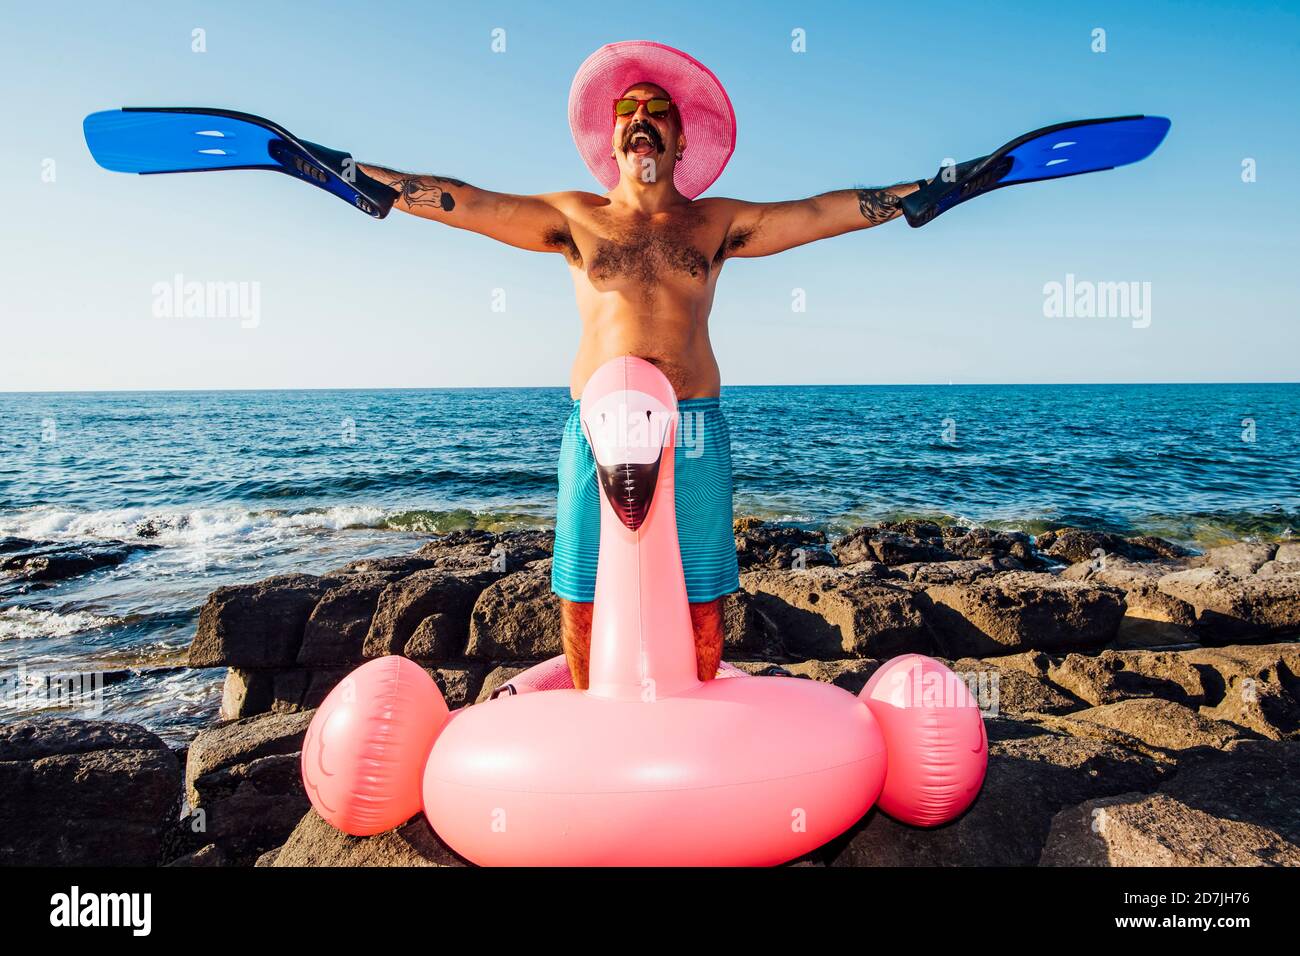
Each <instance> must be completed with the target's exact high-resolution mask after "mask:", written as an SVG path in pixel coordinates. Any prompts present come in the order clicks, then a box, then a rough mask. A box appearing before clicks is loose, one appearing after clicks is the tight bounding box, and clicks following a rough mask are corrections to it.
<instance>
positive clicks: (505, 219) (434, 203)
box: [357, 163, 572, 252]
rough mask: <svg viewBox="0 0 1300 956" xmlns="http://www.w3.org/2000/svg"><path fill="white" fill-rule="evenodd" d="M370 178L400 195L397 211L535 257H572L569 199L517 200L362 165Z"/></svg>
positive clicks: (455, 182)
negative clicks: (567, 214) (537, 254)
mask: <svg viewBox="0 0 1300 956" xmlns="http://www.w3.org/2000/svg"><path fill="white" fill-rule="evenodd" d="M357 168H358V169H360V170H361V171H362V172H364V173H365V174H366V175H368V176H370V177H372V178H374V179H377V180H379V181H380V182H381V183H384V184H385V185H387V186H391V187H392V188H393V189H395V190H397V193H398V196H397V201H396V202H394V203H393V208H395V209H400V210H402V212H408V213H410V214H411V215H413V216H420V217H421V218H423V219H433V220H436V221H437V222H443V223H446V224H447V225H449V226H455V227H456V228H458V229H468V230H469V231H471V232H477V233H481V234H482V235H485V236H488V237H489V238H492V239H496V240H498V241H499V242H504V243H506V244H507V245H511V246H516V247H517V248H520V249H528V250H531V251H533V252H567V251H568V249H567V246H569V245H571V244H572V243H571V240H569V239H568V237H569V225H568V220H567V219H566V218H565V216H564V214H563V213H562V212H560V210H559V208H558V204H559V203H561V202H562V201H563V199H564V197H565V195H566V194H564V193H555V194H548V195H541V196H515V195H511V194H510V193H497V192H492V191H491V190H488V189H479V188H478V187H476V186H471V185H469V184H468V183H464V182H461V181H460V180H459V179H452V178H450V177H448V176H428V175H421V174H418V173H401V172H397V171H396V170H393V169H386V168H385V167H383V166H371V165H369V164H368V163H358V164H357Z"/></svg>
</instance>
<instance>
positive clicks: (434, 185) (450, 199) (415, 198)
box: [392, 175, 465, 212]
mask: <svg viewBox="0 0 1300 956" xmlns="http://www.w3.org/2000/svg"><path fill="white" fill-rule="evenodd" d="M464 185H465V184H464V183H463V182H461V181H460V180H459V179H449V178H447V177H445V176H405V175H404V176H401V177H399V178H398V180H397V182H395V183H393V184H392V186H393V188H394V189H396V190H397V191H398V192H400V193H401V194H402V198H403V199H405V200H406V204H407V205H408V206H411V207H415V206H429V207H432V208H434V209H441V210H442V211H443V212H451V211H452V210H453V209H455V208H456V197H455V196H454V195H452V193H451V191H450V190H449V189H447V187H448V186H464Z"/></svg>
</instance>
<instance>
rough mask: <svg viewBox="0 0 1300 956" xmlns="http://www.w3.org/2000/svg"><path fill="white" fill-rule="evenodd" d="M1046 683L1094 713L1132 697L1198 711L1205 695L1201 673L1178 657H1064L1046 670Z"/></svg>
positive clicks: (1113, 654) (1167, 653)
mask: <svg viewBox="0 0 1300 956" xmlns="http://www.w3.org/2000/svg"><path fill="white" fill-rule="evenodd" d="M1047 677H1048V679H1049V680H1051V681H1052V683H1054V684H1055V685H1056V686H1058V687H1060V688H1062V689H1064V690H1066V691H1068V692H1069V693H1071V694H1073V695H1074V696H1076V697H1078V698H1079V699H1080V700H1084V701H1087V702H1088V703H1089V704H1092V705H1093V706H1094V707H1098V706H1102V705H1104V704H1113V703H1116V702H1118V701H1121V700H1130V699H1132V698H1136V697H1159V698H1161V699H1162V700H1168V701H1173V702H1174V703H1176V704H1183V705H1185V706H1187V707H1199V706H1200V705H1201V704H1202V703H1203V702H1204V701H1205V694H1206V692H1205V684H1204V682H1203V680H1202V675H1201V671H1200V669H1199V668H1197V667H1195V666H1194V665H1193V663H1192V662H1191V661H1190V660H1189V659H1188V658H1187V657H1186V655H1184V654H1182V653H1180V652H1177V651H1111V650H1106V651H1102V652H1101V653H1100V654H1098V655H1096V656H1089V655H1085V654H1067V655H1066V656H1065V657H1064V658H1062V659H1060V660H1059V661H1057V662H1055V663H1053V664H1052V665H1051V666H1050V667H1049V668H1048V671H1047Z"/></svg>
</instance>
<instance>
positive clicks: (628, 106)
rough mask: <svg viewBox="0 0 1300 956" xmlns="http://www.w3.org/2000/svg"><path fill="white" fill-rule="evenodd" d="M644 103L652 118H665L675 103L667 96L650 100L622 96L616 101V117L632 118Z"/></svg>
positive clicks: (654, 97) (653, 97)
mask: <svg viewBox="0 0 1300 956" xmlns="http://www.w3.org/2000/svg"><path fill="white" fill-rule="evenodd" d="M642 103H644V104H645V111H646V112H647V113H649V114H650V115H651V116H664V115H666V114H667V113H668V111H669V110H670V109H671V108H672V105H673V101H672V100H670V99H668V97H666V96H652V97H650V99H648V100H641V99H637V98H636V97H635V96H620V97H619V98H618V99H616V100H615V101H614V115H615V116H631V115H632V114H633V113H635V112H636V111H637V108H638V107H640V106H641V104H642Z"/></svg>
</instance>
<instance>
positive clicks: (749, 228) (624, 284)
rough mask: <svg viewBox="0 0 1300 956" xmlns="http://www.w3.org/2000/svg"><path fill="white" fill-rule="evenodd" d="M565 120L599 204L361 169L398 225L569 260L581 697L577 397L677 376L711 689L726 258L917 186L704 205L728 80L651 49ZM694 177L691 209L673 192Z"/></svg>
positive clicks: (583, 531)
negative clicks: (611, 372) (689, 426)
mask: <svg viewBox="0 0 1300 956" xmlns="http://www.w3.org/2000/svg"><path fill="white" fill-rule="evenodd" d="M597 111H598V112H597ZM705 111H708V112H707V115H706V113H705ZM693 113H694V114H695V115H693ZM593 115H594V116H596V117H597V119H596V120H593V119H592V116H593ZM570 118H571V123H572V125H573V127H574V132H575V136H577V137H578V138H579V148H580V150H584V152H585V156H584V158H585V159H587V162H588V165H589V166H591V168H592V171H593V173H595V174H596V175H597V178H598V179H603V180H605V181H606V185H609V184H610V183H611V182H612V188H610V189H609V190H608V192H606V193H605V194H604V195H596V194H594V193H589V192H580V191H573V192H556V193H547V194H543V195H536V196H522V195H511V194H507V193H499V192H491V191H489V190H486V189H479V188H477V187H475V186H470V185H468V184H466V183H464V182H462V181H460V180H458V179H451V178H448V177H446V176H432V175H415V174H409V173H401V172H395V171H393V170H390V169H385V168H383V167H378V166H371V165H366V164H358V165H359V168H360V169H361V170H362V171H363V172H365V173H367V174H368V175H370V176H372V177H373V178H375V179H377V180H379V181H380V182H383V183H385V184H387V185H389V186H391V187H392V188H393V189H395V190H397V191H398V193H399V194H400V195H399V197H398V199H397V202H396V204H395V205H396V208H398V209H401V210H402V211H403V212H408V213H411V214H412V215H416V216H420V217H422V218H425V219H433V220H435V221H437V222H442V223H445V224H447V225H449V226H455V227H458V228H461V229H468V230H470V231H472V232H477V233H481V234H483V235H486V236H490V237H492V238H493V239H497V240H500V241H501V242H504V243H506V244H508V245H512V246H516V247H518V248H520V249H527V250H530V251H533V252H548V253H555V254H558V255H561V256H563V257H564V259H565V261H566V262H567V264H568V267H569V272H570V274H571V275H572V277H573V284H574V289H575V291H576V294H577V300H578V314H579V316H580V317H581V319H582V335H581V339H580V340H579V343H578V354H577V358H576V359H575V360H574V363H573V368H572V370H571V372H570V375H569V391H570V394H571V395H572V396H573V398H574V399H575V405H574V408H573V412H572V414H571V416H570V419H569V426H568V427H567V428H566V430H565V438H564V446H563V449H562V451H561V462H560V500H559V508H558V512H557V522H556V546H555V562H554V572H553V582H552V585H553V589H554V590H555V592H556V593H557V594H558V595H559V596H560V598H561V607H562V621H563V625H562V639H563V644H564V652H565V655H566V657H567V659H568V662H569V668H570V671H571V673H572V676H573V682H574V686H575V687H578V688H581V689H585V688H586V687H587V671H588V654H589V649H590V640H591V609H592V605H591V600H592V594H593V593H594V586H595V565H596V555H597V553H598V550H599V506H598V499H597V495H598V491H597V488H596V478H595V467H594V462H592V461H591V456H590V450H589V449H588V448H587V443H586V441H585V439H584V438H583V436H582V434H581V429H580V427H579V425H578V409H577V404H576V400H577V398H578V396H580V395H581V393H582V389H583V386H584V385H585V384H586V382H587V379H588V378H589V377H590V375H591V373H592V372H594V371H595V370H596V369H597V368H598V367H600V366H601V365H603V364H604V363H605V362H606V361H608V360H609V359H611V358H615V357H618V356H622V355H636V356H639V357H641V358H644V359H647V360H649V361H650V362H652V363H653V364H655V365H656V366H657V367H658V368H659V369H660V370H661V371H662V372H663V373H664V375H665V376H667V378H668V380H669V381H670V382H671V383H672V385H673V388H674V389H675V391H676V393H677V398H678V400H679V403H681V404H680V412H681V414H682V415H683V416H685V415H687V414H695V415H697V416H699V420H700V422H701V424H702V425H703V437H704V454H702V455H700V456H698V457H695V458H692V457H690V456H684V455H683V449H682V448H680V447H679V448H678V449H677V457H676V460H675V461H676V465H675V467H676V472H677V502H678V505H677V512H678V536H679V540H680V543H681V546H682V564H683V567H684V571H685V575H686V583H687V595H688V599H689V601H690V602H691V604H690V609H691V621H692V624H693V626H694V631H695V645H696V658H697V665H698V671H699V677H700V679H701V680H708V679H711V678H712V677H713V676H714V674H715V673H716V671H717V668H718V663H719V661H720V660H721V657H722V639H723V626H722V597H723V595H725V594H727V593H730V592H732V591H735V590H737V589H738V587H739V577H738V573H737V568H736V553H735V540H734V537H733V533H732V524H731V469H730V447H729V441H728V440H727V437H726V422H725V419H724V418H723V417H722V413H721V411H720V409H719V408H718V401H717V400H718V395H719V391H720V387H721V376H720V373H719V371H718V362H717V359H716V358H714V355H713V349H712V347H711V346H710V344H709V328H708V322H709V312H710V310H711V308H712V305H713V294H714V289H715V287H716V286H717V282H718V276H719V275H721V273H722V269H723V266H725V265H726V263H727V260H728V259H732V258H736V257H755V256H770V255H773V254H775V253H778V252H782V251H784V250H786V249H790V248H793V247H795V246H800V245H803V244H804V243H808V242H813V241H814V240H817V239H826V238H829V237H831V236H838V235H841V234H843V233H846V232H852V231H854V230H857V229H867V228H870V227H871V226H878V225H880V224H881V223H884V222H888V221H889V220H891V219H893V218H895V217H896V216H898V215H899V212H900V208H899V200H900V199H901V198H902V197H903V196H906V195H908V194H909V193H911V192H913V191H914V190H916V189H917V184H911V183H909V184H906V185H899V186H891V187H888V188H883V189H844V190H839V191H837V192H830V193H824V194H822V195H820V196H813V197H811V198H809V199H800V200H794V201H790V202H771V203H753V202H743V201H740V200H736V199H723V198H715V197H710V198H707V199H696V198H695V195H698V193H699V192H702V191H703V190H704V189H705V188H707V187H708V185H709V184H710V183H712V181H713V180H714V179H716V178H717V176H718V174H719V173H721V171H722V167H723V166H724V165H725V164H726V161H727V159H728V158H729V157H730V155H731V150H732V147H734V143H735V119H734V114H731V104H730V101H729V100H727V97H726V94H725V92H723V91H722V88H721V85H720V84H719V83H718V81H717V78H716V77H714V76H713V74H712V73H710V72H709V71H708V70H707V69H705V68H704V67H703V66H702V65H700V64H699V63H698V62H697V61H695V60H694V59H692V58H691V57H689V56H687V55H686V54H683V53H681V52H680V51H677V50H673V49H671V48H669V47H664V46H662V45H660V44H655V43H649V42H647V41H629V42H625V43H617V44H610V45H609V46H607V47H604V48H602V49H601V50H599V51H597V53H596V54H593V55H592V57H591V58H589V59H588V60H587V62H586V63H584V65H583V68H582V70H580V71H579V74H578V78H577V79H576V80H575V82H574V88H573V92H572V93H571V96H570ZM728 122H729V124H730V125H729V127H728ZM593 123H594V124H598V125H597V126H596V133H593ZM601 127H603V130H604V131H605V132H600V129H601ZM696 129H698V130H699V135H698V136H696V137H693V136H692V131H693V130H696ZM594 135H599V136H601V137H602V139H600V141H599V142H600V146H599V148H600V155H595V154H594V150H593V148H592V141H593V136H594ZM728 138H729V141H728ZM699 141H703V143H701V142H699ZM693 151H697V152H698V154H699V155H696V156H693V155H692V153H693ZM605 152H607V153H608V157H609V159H606V157H605V155H604V153H605ZM609 160H612V163H611V162H610V161H609ZM690 160H695V161H696V162H695V163H694V165H693V166H688V165H687V164H688V162H689V161H690ZM684 174H685V175H684ZM615 176H616V177H617V181H616V182H613V180H614V179H615ZM684 181H686V182H688V183H689V185H688V186H687V192H688V194H686V195H684V194H683V192H682V191H680V190H679V186H680V185H682V184H683V182H684ZM701 182H702V183H703V185H700V183H701Z"/></svg>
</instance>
